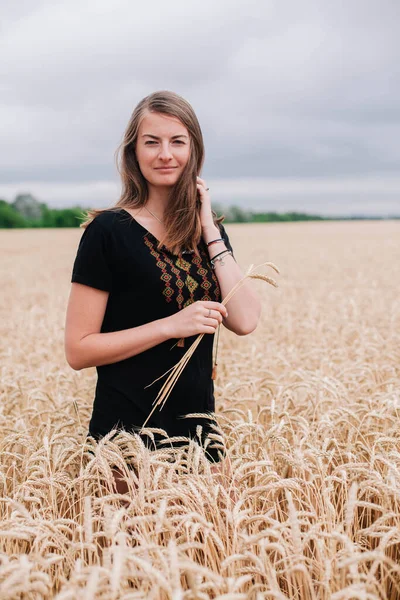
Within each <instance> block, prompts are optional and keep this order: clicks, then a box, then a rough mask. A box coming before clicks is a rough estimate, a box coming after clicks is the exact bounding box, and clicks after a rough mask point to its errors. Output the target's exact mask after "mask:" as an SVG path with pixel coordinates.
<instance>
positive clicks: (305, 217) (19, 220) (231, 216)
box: [0, 194, 400, 229]
mask: <svg viewBox="0 0 400 600" xmlns="http://www.w3.org/2000/svg"><path fill="white" fill-rule="evenodd" d="M212 207H213V210H214V211H215V212H216V213H217V214H218V216H220V215H224V216H225V221H224V222H225V223H269V222H288V221H327V220H351V219H369V218H374V219H379V218H383V217H365V216H362V215H359V216H353V217H323V216H321V215H314V214H309V213H303V212H286V213H278V212H254V211H251V210H245V209H243V208H241V207H240V206H236V205H233V206H222V205H220V204H214V203H213V205H212ZM86 210H88V207H83V208H82V207H80V206H72V207H70V208H50V207H49V206H47V204H45V203H43V202H39V201H38V200H37V199H36V198H34V196H32V195H31V194H19V195H18V196H16V198H15V200H14V201H13V202H10V203H9V202H6V200H0V228H2V229H5V228H7V229H11V228H20V227H29V228H31V227H79V225H80V223H81V222H82V221H83V220H84V218H85V211H86ZM390 218H393V219H398V218H400V217H399V216H392V217H390Z"/></svg>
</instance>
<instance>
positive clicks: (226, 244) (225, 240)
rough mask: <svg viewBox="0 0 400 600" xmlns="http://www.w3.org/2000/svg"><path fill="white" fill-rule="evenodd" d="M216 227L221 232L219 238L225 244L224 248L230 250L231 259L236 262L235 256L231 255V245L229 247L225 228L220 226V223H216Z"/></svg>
mask: <svg viewBox="0 0 400 600" xmlns="http://www.w3.org/2000/svg"><path fill="white" fill-rule="evenodd" d="M218 227H219V229H220V231H221V237H222V239H223V240H224V242H225V246H226V247H227V248H228V250H230V251H231V252H232V256H233V258H234V259H235V261H236V258H235V255H234V254H233V248H232V245H231V243H230V241H229V236H228V234H227V233H226V231H225V227H224V226H223V225H222V223H218Z"/></svg>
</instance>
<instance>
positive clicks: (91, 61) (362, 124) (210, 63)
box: [0, 0, 400, 215]
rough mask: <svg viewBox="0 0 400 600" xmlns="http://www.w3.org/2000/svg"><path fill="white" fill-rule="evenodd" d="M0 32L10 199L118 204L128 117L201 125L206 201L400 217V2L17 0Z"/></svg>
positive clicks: (3, 169)
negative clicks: (187, 119)
mask: <svg viewBox="0 0 400 600" xmlns="http://www.w3.org/2000/svg"><path fill="white" fill-rule="evenodd" d="M1 13H2V14H1V21H0V128H1V136H0V153H1V161H0V197H2V198H4V199H6V200H8V201H12V200H13V199H14V197H15V195H16V194H17V193H23V192H31V193H33V194H34V195H35V196H36V197H37V198H38V199H39V200H41V201H44V202H47V203H48V204H49V205H50V206H53V207H61V206H72V205H74V204H80V205H81V206H98V207H100V206H111V205H112V204H114V203H115V202H116V200H117V199H118V193H119V181H118V176H117V173H116V169H115V165H114V152H115V149H116V147H117V145H118V143H119V142H120V140H121V137H122V135H123V131H124V128H125V126H126V124H127V122H128V120H129V117H130V115H131V113H132V110H133V108H134V106H135V105H136V104H137V102H139V100H141V99H142V98H143V97H144V96H146V95H147V94H149V93H151V92H153V91H156V90H161V89H168V90H172V91H175V92H177V93H178V94H181V95H182V96H184V97H185V98H186V99H187V100H188V101H189V102H190V103H191V104H192V106H193V108H194V109H195V111H196V114H197V116H198V118H199V121H200V124H201V127H202V131H203V135H204V140H205V145H206V162H205V166H204V169H203V173H202V176H203V178H204V179H205V180H206V181H207V183H208V185H209V187H210V193H211V198H212V200H213V201H215V202H219V203H222V204H226V205H229V204H238V205H241V206H243V207H245V208H246V207H247V208H250V209H254V210H276V211H286V210H301V211H308V212H311V211H312V212H317V213H319V214H330V215H338V214H347V215H349V214H370V215H372V214H380V215H388V214H400V172H399V164H400V69H399V58H400V56H399V55H400V52H399V50H400V42H399V29H398V27H399V23H400V1H399V0H346V1H336V0H315V1H314V0H301V1H299V0H271V1H270V0H241V1H237V0H202V2H198V1H196V2H194V1H192V0H170V1H169V2H165V1H160V0H152V1H151V2H135V1H134V0H79V1H78V0H64V1H62V2H61V1H57V0H51V1H50V0H49V1H48V0H19V1H18V2H15V3H8V6H5V3H2V11H1Z"/></svg>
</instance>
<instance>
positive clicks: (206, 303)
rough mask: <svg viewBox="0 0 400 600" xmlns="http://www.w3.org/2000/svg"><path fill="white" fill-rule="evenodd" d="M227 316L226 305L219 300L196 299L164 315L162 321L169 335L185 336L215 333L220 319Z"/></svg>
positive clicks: (175, 336) (220, 321)
mask: <svg viewBox="0 0 400 600" xmlns="http://www.w3.org/2000/svg"><path fill="white" fill-rule="evenodd" d="M208 315H210V316H208ZM227 316H228V312H227V310H226V307H225V306H224V305H223V304H221V303H220V302H213V301H212V300H198V301H197V302H193V303H192V304H190V305H189V306H187V307H186V308H183V309H182V310H179V311H178V312H177V313H175V314H173V315H171V316H170V317H165V319H164V321H165V326H166V330H167V333H168V335H169V337H171V338H185V337H190V336H191V335H196V334H199V333H215V330H216V329H217V327H218V325H219V324H220V323H222V319H223V318H224V317H227Z"/></svg>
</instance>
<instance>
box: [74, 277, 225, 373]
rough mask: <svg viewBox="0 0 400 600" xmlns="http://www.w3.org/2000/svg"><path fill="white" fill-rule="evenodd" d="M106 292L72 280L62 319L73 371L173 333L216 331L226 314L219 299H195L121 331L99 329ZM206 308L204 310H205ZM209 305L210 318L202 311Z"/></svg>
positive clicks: (131, 352)
mask: <svg viewBox="0 0 400 600" xmlns="http://www.w3.org/2000/svg"><path fill="white" fill-rule="evenodd" d="M108 295H109V292H107V291H103V290H100V289H97V288H93V287H90V286H88V285H84V284H81V283H76V282H74V283H72V284H71V292H70V296H69V300H68V307H67V314H66V322H65V336H64V345H65V357H66V359H67V362H68V364H69V366H70V367H71V368H72V369H74V370H75V371H80V370H81V369H86V368H88V367H97V366H101V365H107V364H111V363H114V362H118V361H121V360H125V359H126V358H130V357H131V356H134V355H135V354H140V353H141V352H144V351H145V350H148V349H149V348H152V347H153V346H156V345H157V344H161V343H162V342H164V341H166V340H168V339H170V338H175V337H177V338H178V337H188V336H191V335H195V334H197V333H215V329H216V327H217V326H218V325H219V324H220V323H221V321H222V315H224V316H225V315H226V308H225V306H223V305H222V304H220V303H219V302H212V301H201V302H195V303H193V304H191V305H190V306H187V307H186V308H184V309H183V310H181V311H179V312H178V313H176V314H175V315H172V316H170V317H165V318H163V319H157V320H155V321H151V322H150V323H146V324H144V325H139V326H138V327H132V328H131V329H123V330H122V331H110V332H107V333H100V330H101V325H102V323H103V318H104V313H105V310H106V306H107V300H108ZM205 308H206V309H207V310H205ZM208 308H211V309H212V318H206V317H205V316H204V315H205V314H206V313H207V312H208Z"/></svg>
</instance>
